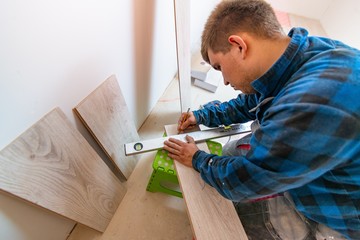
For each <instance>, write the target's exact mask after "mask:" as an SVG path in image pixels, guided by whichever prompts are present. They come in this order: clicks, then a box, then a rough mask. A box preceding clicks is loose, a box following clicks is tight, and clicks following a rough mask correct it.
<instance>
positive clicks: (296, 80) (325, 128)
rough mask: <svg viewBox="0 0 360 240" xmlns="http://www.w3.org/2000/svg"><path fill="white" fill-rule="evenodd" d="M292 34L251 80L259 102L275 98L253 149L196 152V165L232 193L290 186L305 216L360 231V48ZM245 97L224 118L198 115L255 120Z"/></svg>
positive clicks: (261, 116) (257, 193)
mask: <svg viewBox="0 0 360 240" xmlns="http://www.w3.org/2000/svg"><path fill="white" fill-rule="evenodd" d="M289 35H290V36H291V37H292V42H291V43H290V45H289V47H288V49H287V51H286V52H285V53H284V55H283V56H282V57H281V58H280V59H279V60H278V62H277V63H276V64H275V65H274V66H273V67H272V68H271V69H270V70H269V71H268V72H267V73H266V74H265V75H264V76H262V77H261V78H260V79H258V80H256V81H255V82H254V83H253V86H254V88H255V89H256V90H257V91H258V92H259V94H258V96H257V98H256V99H257V100H258V101H257V102H259V101H261V100H262V99H264V98H266V97H269V96H273V97H274V99H273V101H272V102H271V103H268V104H266V105H264V106H262V107H260V108H258V109H257V110H256V113H255V115H256V118H257V119H258V120H259V122H260V128H259V129H258V130H256V131H255V132H254V134H253V136H252V138H251V142H250V144H251V150H250V152H249V153H248V154H247V155H246V156H232V157H229V156H216V155H212V154H207V153H205V152H202V151H198V152H197V153H196V154H195V155H194V157H193V167H194V168H195V169H196V170H197V171H199V172H200V174H201V177H202V178H203V179H204V180H205V181H206V182H207V183H208V184H210V185H211V186H213V187H215V188H216V189H217V191H218V192H219V193H220V194H222V195H223V196H224V197H226V198H228V199H231V200H233V201H242V200H246V199H255V198H260V197H264V196H268V195H272V194H275V193H281V192H284V191H288V192H289V193H290V194H291V196H292V198H293V200H294V202H295V205H296V207H297V209H298V210H299V211H300V212H302V213H303V214H304V215H305V216H306V217H308V218H310V219H312V220H314V221H316V222H320V223H323V224H325V225H327V226H329V227H331V228H333V229H335V230H337V231H339V232H341V233H343V234H344V235H345V236H347V237H349V238H355V236H356V237H359V236H360V101H359V100H358V98H359V97H360V52H359V51H358V50H356V49H352V48H350V47H347V46H346V45H344V44H342V43H340V42H336V41H333V40H329V39H324V38H314V37H308V36H307V32H306V30H304V29H293V30H292V31H291V32H290V33H289ZM243 98H244V99H245V98H246V97H245V96H244V97H243ZM254 99H255V98H254ZM243 102H246V100H242V101H237V102H232V103H233V105H232V107H231V108H229V110H231V111H232V113H229V111H228V113H227V115H226V117H224V115H220V117H218V116H219V115H217V114H209V112H210V111H208V110H206V109H205V110H203V111H202V112H200V113H197V115H195V116H204V117H200V118H199V119H202V118H205V117H211V118H215V119H211V120H208V121H207V122H206V123H219V122H226V123H229V122H230V123H234V122H235V121H236V116H238V119H239V121H238V122H241V121H243V120H244V119H248V118H251V116H249V115H246V114H247V113H244V112H245V111H248V109H249V107H247V108H246V107H244V104H243ZM250 102H254V103H253V104H252V106H253V105H254V104H255V105H256V103H257V102H256V101H253V100H252V101H250ZM229 105H231V104H229ZM245 106H246V105H245ZM235 109H236V110H235ZM229 116H230V117H229ZM244 116H245V117H244ZM222 118H225V119H222ZM226 118H230V119H226ZM201 121H202V122H205V121H204V120H201Z"/></svg>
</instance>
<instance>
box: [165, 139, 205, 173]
mask: <svg viewBox="0 0 360 240" xmlns="http://www.w3.org/2000/svg"><path fill="white" fill-rule="evenodd" d="M186 141H188V142H187V143H186V142H183V141H180V140H178V139H175V138H169V139H168V140H167V141H165V142H164V144H165V146H164V149H165V150H166V151H168V152H169V154H168V156H169V157H171V158H172V159H174V160H176V161H178V162H181V163H182V164H184V165H185V166H188V167H192V157H193V156H194V154H195V153H196V151H197V150H199V148H198V147H197V146H196V144H195V141H194V139H193V138H192V137H190V136H188V135H187V136H186Z"/></svg>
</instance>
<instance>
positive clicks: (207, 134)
mask: <svg viewBox="0 0 360 240" xmlns="http://www.w3.org/2000/svg"><path fill="white" fill-rule="evenodd" d="M250 131H251V122H248V123H244V124H234V125H231V126H229V127H218V128H210V129H208V130H204V131H195V132H188V133H182V134H176V135H171V136H168V137H161V138H153V139H148V140H141V141H136V142H132V143H127V144H125V155H127V156H128V155H132V154H138V153H143V152H148V151H154V150H158V149H162V148H163V147H164V142H165V141H166V140H168V139H169V138H176V139H179V140H181V141H184V142H186V135H189V136H191V137H192V138H193V139H194V141H195V142H196V143H199V142H203V141H206V140H208V139H213V138H221V137H224V136H231V135H237V134H240V133H246V132H250Z"/></svg>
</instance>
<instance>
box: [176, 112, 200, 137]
mask: <svg viewBox="0 0 360 240" xmlns="http://www.w3.org/2000/svg"><path fill="white" fill-rule="evenodd" d="M195 126H196V118H195V116H194V113H193V112H188V113H187V112H185V113H182V114H181V116H180V118H179V121H178V127H177V130H178V132H179V133H180V132H183V131H184V130H185V129H191V128H193V127H195Z"/></svg>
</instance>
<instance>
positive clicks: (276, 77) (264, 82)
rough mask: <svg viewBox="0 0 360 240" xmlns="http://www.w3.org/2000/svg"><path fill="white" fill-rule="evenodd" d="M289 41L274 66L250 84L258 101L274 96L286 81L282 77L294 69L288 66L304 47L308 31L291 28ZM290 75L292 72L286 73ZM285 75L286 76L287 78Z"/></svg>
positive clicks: (286, 78) (286, 79)
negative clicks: (258, 96) (255, 92)
mask: <svg viewBox="0 0 360 240" xmlns="http://www.w3.org/2000/svg"><path fill="white" fill-rule="evenodd" d="M288 36H289V37H291V41H290V43H289V45H288V47H287V48H286V50H285V52H284V53H283V55H281V57H280V58H279V59H278V60H277V61H276V62H275V64H274V65H273V66H272V67H271V68H270V69H269V70H268V71H267V72H266V73H265V74H264V75H262V76H261V77H260V78H258V79H257V80H255V81H253V82H252V84H251V85H252V87H253V88H254V89H255V90H256V91H257V92H258V93H259V94H260V99H259V100H261V99H264V98H266V97H269V96H276V95H277V94H278V93H279V91H280V89H281V88H282V87H283V86H284V84H285V83H286V82H287V81H288V77H284V73H285V72H287V71H291V69H296V68H293V67H291V69H289V65H290V63H291V61H292V59H293V58H294V57H295V55H296V54H297V53H298V52H299V51H301V50H302V48H303V47H304V45H305V42H306V39H307V36H308V31H307V30H305V29H303V28H293V29H291V31H290V32H289V34H288ZM287 73H289V74H290V76H291V75H292V72H287ZM289 74H286V76H289Z"/></svg>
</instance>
